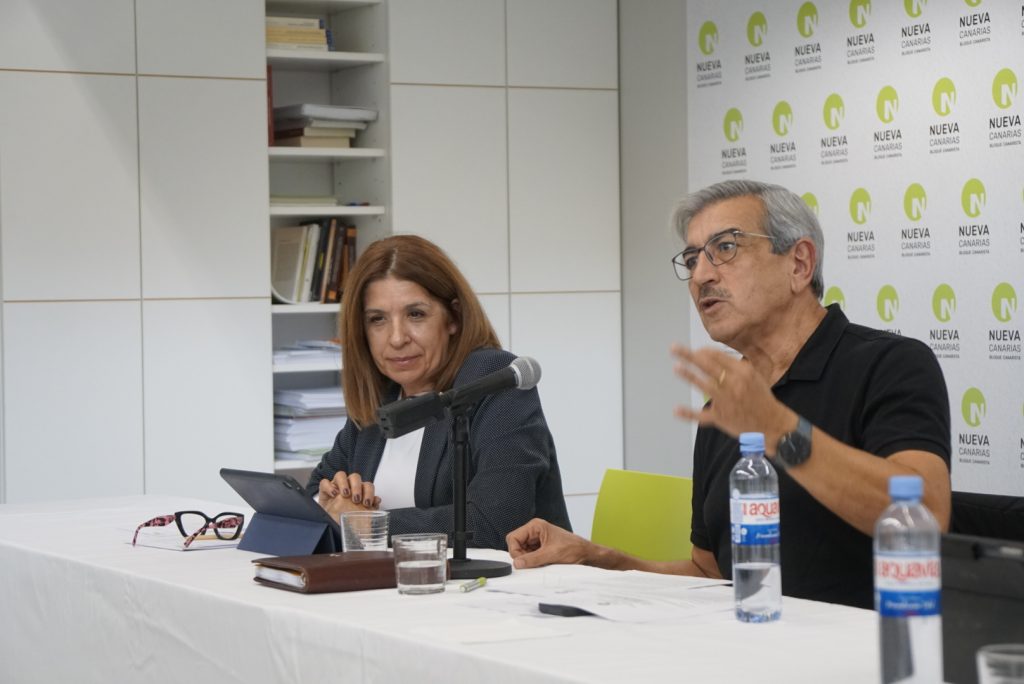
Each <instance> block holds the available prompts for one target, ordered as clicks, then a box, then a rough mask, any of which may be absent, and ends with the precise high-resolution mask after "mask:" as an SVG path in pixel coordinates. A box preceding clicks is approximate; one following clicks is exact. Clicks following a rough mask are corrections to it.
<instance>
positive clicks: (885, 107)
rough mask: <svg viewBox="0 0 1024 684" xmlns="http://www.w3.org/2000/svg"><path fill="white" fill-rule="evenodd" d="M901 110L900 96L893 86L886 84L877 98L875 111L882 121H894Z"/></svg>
mask: <svg viewBox="0 0 1024 684" xmlns="http://www.w3.org/2000/svg"><path fill="white" fill-rule="evenodd" d="M899 110H900V96H899V95H898V94H897V93H896V89H895V88H893V87H892V86H888V85H887V86H884V87H883V88H882V89H881V90H879V91H878V97H877V98H876V99H875V112H876V113H877V114H878V119H879V121H881V122H882V123H892V122H893V120H894V119H895V118H896V112H898V111H899Z"/></svg>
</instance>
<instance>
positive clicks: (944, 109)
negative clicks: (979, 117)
mask: <svg viewBox="0 0 1024 684" xmlns="http://www.w3.org/2000/svg"><path fill="white" fill-rule="evenodd" d="M955 106H956V86H955V85H953V81H952V80H951V79H949V78H946V77H945V76H943V77H942V78H940V79H939V80H938V81H936V82H935V87H934V88H932V109H934V110H935V113H936V114H938V115H939V116H949V115H950V114H952V113H953V107H955Z"/></svg>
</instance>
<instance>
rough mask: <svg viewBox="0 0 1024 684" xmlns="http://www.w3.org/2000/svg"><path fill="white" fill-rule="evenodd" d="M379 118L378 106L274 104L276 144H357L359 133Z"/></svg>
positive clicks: (321, 145)
mask: <svg viewBox="0 0 1024 684" xmlns="http://www.w3.org/2000/svg"><path fill="white" fill-rule="evenodd" d="M376 120H377V110H376V109H365V108H363V107H342V106H337V105H321V104H296V105H288V106H286V107H274V136H273V144H274V145H278V146H289V147H355V145H354V139H355V137H356V134H357V133H358V132H359V131H361V130H364V129H365V128H366V125H367V124H368V123H369V122H372V121H376Z"/></svg>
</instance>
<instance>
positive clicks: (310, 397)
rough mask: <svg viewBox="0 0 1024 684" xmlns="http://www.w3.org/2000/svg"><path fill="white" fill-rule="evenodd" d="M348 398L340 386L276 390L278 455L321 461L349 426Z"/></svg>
mask: <svg viewBox="0 0 1024 684" xmlns="http://www.w3.org/2000/svg"><path fill="white" fill-rule="evenodd" d="M346 420H347V418H346V415H345V397H344V395H343V394H342V392H341V388H340V387H314V388H308V389H294V390H277V391H276V392H274V449H275V452H276V453H275V458H279V459H288V460H302V461H314V462H315V461H319V460H320V457H321V456H322V455H323V453H324V452H325V451H328V450H329V449H330V448H331V445H333V444H334V438H335V437H336V436H337V434H338V431H339V430H341V429H342V428H343V427H345V421H346Z"/></svg>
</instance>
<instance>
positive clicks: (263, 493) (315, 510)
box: [220, 468, 341, 549]
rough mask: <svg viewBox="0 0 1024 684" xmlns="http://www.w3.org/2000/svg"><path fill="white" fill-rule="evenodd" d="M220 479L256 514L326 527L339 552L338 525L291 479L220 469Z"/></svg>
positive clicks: (248, 471) (247, 471)
mask: <svg viewBox="0 0 1024 684" xmlns="http://www.w3.org/2000/svg"><path fill="white" fill-rule="evenodd" d="M220 476H221V477H223V478H224V481H225V482H227V483H228V484H229V485H231V488H232V489H234V490H235V491H236V492H238V495H239V496H241V497H242V498H243V499H244V500H245V502H246V503H247V504H249V505H250V506H252V508H253V510H255V511H256V512H257V513H263V514H265V515H274V516H278V517H280V518H295V519H297V520H308V521H310V522H316V523H326V524H327V525H328V527H329V529H330V530H331V535H332V536H333V537H335V540H336V541H337V546H338V548H339V549H340V548H341V527H340V526H339V525H338V521H337V520H335V519H334V518H333V517H332V516H331V515H330V514H329V513H328V512H327V511H325V510H324V509H323V507H322V506H321V505H320V504H318V503H317V502H316V501H314V500H313V497H311V496H309V495H307V494H306V490H305V488H304V487H303V486H302V485H300V484H299V483H298V482H297V481H296V480H295V478H294V477H292V476H291V475H279V474H277V473H261V472H257V471H254V470H235V469H233V468H221V469H220Z"/></svg>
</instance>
